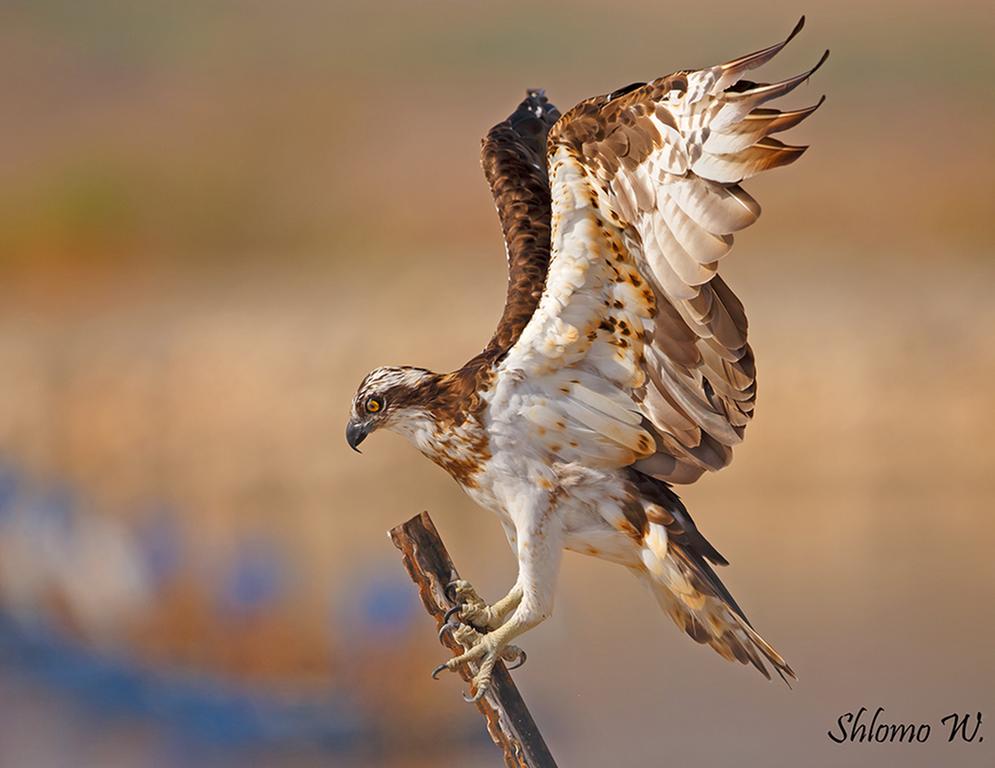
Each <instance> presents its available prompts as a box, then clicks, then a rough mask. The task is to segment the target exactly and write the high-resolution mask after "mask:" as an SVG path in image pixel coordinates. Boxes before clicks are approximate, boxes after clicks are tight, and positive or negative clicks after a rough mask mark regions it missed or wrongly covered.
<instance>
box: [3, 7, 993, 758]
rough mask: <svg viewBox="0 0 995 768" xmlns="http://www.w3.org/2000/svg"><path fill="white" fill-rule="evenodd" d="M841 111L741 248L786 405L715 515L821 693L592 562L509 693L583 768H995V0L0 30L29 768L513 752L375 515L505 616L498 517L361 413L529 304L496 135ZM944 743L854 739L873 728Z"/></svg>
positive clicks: (755, 593) (779, 632)
mask: <svg viewBox="0 0 995 768" xmlns="http://www.w3.org/2000/svg"><path fill="white" fill-rule="evenodd" d="M802 12H805V13H807V14H808V25H807V28H806V29H805V31H804V33H803V34H802V35H801V36H800V37H799V38H798V39H797V40H796V41H795V42H793V43H792V45H791V46H790V47H789V48H788V49H787V50H786V51H785V52H784V53H782V54H781V55H780V56H779V57H778V58H777V59H776V60H775V61H774V62H772V64H771V65H769V66H768V67H767V68H766V69H765V70H764V73H763V74H762V75H761V76H760V77H761V78H762V79H764V78H765V79H774V78H780V77H784V76H787V75H792V74H795V73H797V72H799V71H802V69H803V68H806V67H808V66H810V65H811V64H812V63H814V62H815V61H816V60H817V58H818V56H819V54H820V53H821V52H822V50H823V48H825V47H830V48H832V52H833V53H832V56H831V58H830V60H829V62H828V63H827V65H826V66H825V67H824V68H823V69H822V70H821V71H820V72H819V73H818V74H817V75H816V76H815V78H814V80H813V81H812V82H811V83H809V84H808V85H806V86H804V87H802V88H800V89H799V90H798V91H796V92H795V93H794V94H793V95H792V96H791V97H789V98H788V99H787V100H785V102H784V103H785V104H788V105H790V106H805V105H808V104H811V103H813V102H814V101H816V100H817V99H818V97H819V96H820V95H821V94H822V93H826V94H827V95H828V101H827V103H826V104H825V105H824V106H823V107H822V109H821V110H820V111H819V112H818V113H817V114H816V115H815V116H814V117H813V118H811V119H810V120H809V121H808V122H806V123H805V124H804V125H803V126H802V127H801V128H799V129H796V130H795V131H793V132H792V134H791V137H790V139H789V141H792V142H793V143H811V144H812V145H813V148H812V150H811V151H810V152H809V153H808V154H807V155H806V156H805V157H804V159H803V160H802V161H801V162H799V163H798V164H797V165H795V166H793V167H791V168H788V169H785V170H781V171H777V172H773V173H771V174H768V175H766V176H764V178H761V179H755V180H754V181H753V182H752V183H750V184H749V185H748V186H749V189H750V191H751V192H752V193H753V194H754V196H756V197H757V198H758V199H759V200H760V201H761V202H762V203H763V205H764V207H765V210H766V213H765V216H764V217H763V218H762V219H761V220H760V222H759V223H758V224H757V225H756V226H754V227H753V228H752V229H751V230H750V231H748V232H746V233H744V234H743V235H742V236H741V237H740V238H739V239H738V247H737V253H736V254H735V255H734V256H732V257H731V258H730V260H729V261H728V262H727V263H726V264H725V265H724V267H723V268H724V270H725V274H726V275H727V279H728V281H729V282H730V283H731V284H732V285H733V286H734V287H735V289H736V290H737V292H738V293H739V295H740V296H741V297H742V298H743V300H744V302H745V304H746V306H747V309H748V311H749V313H750V317H751V339H752V341H753V343H754V347H755V349H756V350H757V358H758V362H759V367H760V377H761V378H760V387H761V389H760V401H759V407H758V418H757V419H756V421H755V423H754V424H753V425H752V427H751V428H750V430H749V431H750V435H749V439H748V440H747V441H746V443H745V445H744V446H743V447H742V448H741V449H740V450H739V451H738V453H737V457H736V460H735V462H734V463H733V465H732V466H731V467H730V468H729V469H728V470H726V471H724V472H722V473H720V474H719V475H714V476H708V477H705V478H703V480H702V482H701V483H699V484H698V485H695V486H692V487H688V488H685V489H683V491H682V494H683V496H684V498H685V500H686V502H687V504H688V506H689V508H690V509H691V510H692V513H693V514H694V516H695V518H696V521H697V522H698V524H699V526H700V527H701V528H702V529H703V531H704V532H705V533H706V535H708V536H709V538H710V539H711V540H712V541H713V542H714V543H715V545H716V546H717V547H718V549H719V550H720V551H722V552H723V553H724V554H725V555H726V556H728V557H729V559H730V560H731V561H732V562H733V566H732V567H731V568H730V569H727V570H726V571H724V572H723V574H722V576H723V578H724V579H725V581H726V583H727V584H728V586H729V587H730V589H731V590H732V592H733V593H734V594H735V595H736V596H737V598H738V600H739V602H740V603H741V604H742V605H743V606H744V607H745V608H746V610H747V611H748V613H749V614H750V616H751V618H752V619H753V622H754V623H755V624H756V626H757V627H758V628H759V629H760V630H761V632H763V633H764V634H765V635H766V636H767V637H768V638H769V639H770V640H771V641H772V642H773V643H774V644H775V645H776V646H777V647H778V648H779V649H780V650H781V651H782V652H783V653H784V655H785V656H786V657H787V658H788V659H789V661H790V662H791V663H792V665H793V666H794V667H795V669H796V670H797V671H798V672H799V677H800V682H799V683H798V684H797V685H796V686H795V690H793V691H788V690H786V689H784V688H783V687H782V686H780V685H779V684H778V685H776V684H765V683H764V681H763V680H762V679H760V678H759V677H758V676H757V675H756V673H755V672H751V671H750V670H747V669H745V668H740V667H738V666H733V665H730V664H727V663H725V662H724V661H722V660H721V659H720V658H719V657H718V656H716V655H715V654H713V653H711V652H709V651H707V650H705V649H702V648H699V647H697V646H695V645H694V644H693V643H691V642H690V641H688V639H687V638H686V637H684V636H682V635H679V634H678V632H676V631H675V629H674V628H673V626H671V624H670V622H669V620H668V619H667V618H666V617H664V616H663V615H662V614H661V613H659V612H658V611H657V609H656V607H655V604H654V603H653V601H652V599H651V598H650V596H649V595H648V594H645V593H644V592H643V591H642V590H641V589H640V588H639V587H638V585H637V584H636V583H635V582H634V581H633V580H632V579H631V577H629V575H628V574H627V573H624V572H622V571H621V569H617V568H614V567H612V566H610V565H608V564H606V563H602V562H599V561H595V560H590V559H584V558H580V557H578V556H573V555H568V556H567V558H566V561H565V564H564V568H563V573H562V577H561V584H560V589H559V596H558V603H557V610H556V613H555V615H554V616H553V617H552V618H551V619H550V620H549V621H548V622H547V623H546V624H544V625H543V626H541V627H540V628H538V629H536V630H535V631H534V632H532V633H531V634H529V635H528V637H527V638H526V639H525V641H524V646H525V647H526V648H527V650H528V652H529V658H530V661H529V664H528V665H526V666H525V667H524V668H523V669H522V670H521V671H519V672H516V673H515V676H516V680H517V681H518V683H519V684H520V686H521V688H522V690H523V693H524V695H525V698H526V700H527V701H528V702H529V704H530V706H531V707H532V709H533V711H534V713H535V715H536V718H537V720H538V721H539V723H540V724H541V726H542V728H543V731H544V733H545V735H546V738H547V740H548V741H549V743H550V745H551V747H552V750H553V752H554V754H556V755H557V757H558V758H559V761H560V765H561V766H592V767H593V766H602V765H606V764H613V765H614V764H617V765H626V766H628V765H632V766H662V765H730V764H733V763H734V762H735V764H737V765H758V766H759V765H764V766H767V765H774V766H778V765H811V766H840V765H847V766H872V765H873V766H877V765H882V764H899V763H900V764H902V765H903V766H918V765H921V766H927V765H929V766H932V765H936V764H939V763H940V762H941V761H942V762H943V764H945V765H957V766H960V765H964V766H982V765H984V766H989V765H992V764H995V755H993V745H995V738H993V737H992V736H993V735H992V734H989V739H988V740H987V741H986V742H984V743H975V744H947V743H946V736H945V734H943V733H941V732H939V730H938V728H939V725H938V722H939V719H940V718H941V717H943V716H944V715H946V714H949V713H950V712H955V711H956V712H976V711H979V710H980V711H982V712H984V713H985V715H986V717H987V718H989V719H993V720H995V706H993V704H995V695H993V691H995V657H993V654H992V652H991V651H992V648H993V647H995V615H993V611H992V605H993V597H995V594H993V593H995V565H993V561H992V557H991V552H992V547H993V544H995V522H993V519H992V499H993V498H995V407H993V406H995V385H993V380H995V302H993V301H992V289H993V286H995V263H993V259H992V256H993V245H992V242H993V236H995V224H993V222H995V203H993V199H995V198H993V194H992V178H993V174H995V132H993V130H992V125H993V117H995V100H993V98H992V90H991V83H992V82H993V81H995V58H993V56H992V52H991V39H992V35H993V33H995V14H993V11H992V7H991V4H990V3H986V2H980V0H979V1H978V2H967V1H964V2H954V3H948V4H942V5H941V4H936V3H929V2H923V1H921V0H909V1H907V2H904V3H901V4H897V3H894V4H880V5H877V6H875V7H868V5H867V4H865V3H857V2H851V1H849V0H846V1H844V2H828V0H814V1H813V2H809V3H807V4H805V5H803V6H799V5H797V4H792V3H783V2H766V1H762V2H755V3H750V4H742V3H733V2H720V3H718V4H716V3H712V4H709V5H707V7H706V6H701V7H698V6H688V5H687V4H685V5H682V6H680V7H678V6H675V5H673V4H668V3H659V2H654V3H649V2H643V3H635V2H621V3H610V4H607V3H604V2H599V3H595V2H589V1H588V0H580V1H576V2H570V3H543V4H539V3H535V2H531V3H525V2H518V1H517V0H509V1H508V2H503V3H498V4H495V3H483V2H466V1H463V2H429V1H428V0H424V1H414V0H408V1H407V2H401V1H398V0H384V2H380V3H376V4H359V3H357V4H355V5H352V4H350V5H346V4H342V3H336V2H331V3H329V2H318V1H317V0H315V1H313V2H309V1H306V0H291V1H290V2H284V3H268V2H239V3H226V2H198V3H187V2H171V3H141V4H137V3H129V2H123V1H122V2H109V1H108V2H96V3H77V2H68V1H61V2H55V1H49V0H32V1H31V2H28V1H26V0H6V2H3V3H2V4H0V72H2V73H3V74H2V75H0V104H2V105H3V106H2V118H0V766H2V767H3V768H25V767H27V766H31V768H48V767H49V766H53V767H55V766H60V767H61V766H65V765H73V766H81V767H85V766H101V767H102V768H103V767H114V766H128V767H129V768H130V767H131V766H137V767H139V768H143V767H144V766H174V765H175V766H227V765H239V766H242V765H258V766H272V767H273V768H283V767H284V766H286V767H288V768H289V767H290V766H302V767H303V766H319V765H321V766H327V765H336V766H339V765H341V766H353V765H355V766H398V767H399V768H407V767H409V766H411V767H414V766H460V767H461V768H462V767H465V766H492V765H499V764H500V757H499V755H498V753H497V751H496V750H494V748H493V747H491V746H490V745H489V743H488V741H487V738H486V736H485V735H484V734H483V730H482V728H481V723H480V721H479V719H478V717H477V715H476V712H475V710H473V709H472V708H470V707H467V706H465V705H464V704H463V703H462V701H461V700H460V697H459V690H460V689H459V685H460V683H459V681H457V680H456V679H455V678H449V679H444V680H443V681H442V682H436V683H433V682H432V681H431V680H430V679H429V674H428V673H429V671H430V670H431V668H432V667H433V666H434V665H435V664H436V663H437V662H438V661H439V660H440V659H441V658H443V657H444V655H445V654H444V652H443V651H442V649H440V648H439V647H438V646H437V645H436V643H435V639H434V632H433V626H432V624H431V622H430V621H429V619H428V618H427V617H426V616H425V615H424V614H423V613H422V611H421V609H420V607H419V606H418V605H417V604H416V599H415V595H414V591H413V589H412V588H411V586H410V585H409V583H408V582H407V577H406V576H405V574H404V572H403V569H402V568H401V566H400V563H399V560H398V557H397V555H396V553H395V551H394V550H393V548H392V547H391V546H390V544H389V543H388V542H387V540H386V537H385V531H386V529H388V528H389V527H391V526H392V525H394V524H396V523H398V522H400V521H402V520H404V519H407V518H408V517H410V516H411V515H413V514H415V513H417V512H419V511H421V510H422V509H429V510H430V511H431V512H432V514H433V516H434V519H435V521H436V523H437V525H438V526H439V528H440V530H441V532H442V534H443V537H444V538H445V540H446V541H447V543H448V545H449V547H450V550H451V552H452V554H453V557H454V559H455V561H456V563H457V564H458V565H459V566H460V568H461V570H462V571H463V574H464V575H465V576H467V577H468V578H471V579H472V580H473V581H474V582H475V583H476V585H477V586H478V587H479V588H480V589H481V591H482V592H483V593H484V594H485V595H487V596H490V597H491V598H494V597H497V596H499V595H500V594H503V593H504V591H505V590H506V588H507V587H508V585H509V584H510V583H511V582H512V580H513V579H514V573H515V566H514V561H513V558H512V556H511V553H510V551H509V550H508V547H507V545H506V543H505V541H504V537H503V535H502V533H501V531H500V527H499V526H498V524H497V522H496V520H495V519H494V518H493V517H492V516H490V515H489V514H488V513H486V512H484V511H482V510H479V509H476V508H475V507H474V506H473V504H472V503H471V502H470V501H469V499H467V498H465V497H464V496H462V495H461V493H460V491H459V489H458V488H457V487H456V486H455V484H454V483H452V481H451V480H450V479H449V478H448V477H447V476H446V475H445V474H444V473H443V472H441V471H440V470H438V469H437V468H436V467H434V466H432V465H431V464H430V463H429V462H427V461H425V460H424V459H423V458H422V457H420V456H419V455H418V454H416V453H415V452H414V451H413V450H412V449H411V448H409V447H408V446H407V445H405V444H403V443H402V441H401V439H400V438H397V437H394V436H392V435H387V434H384V435H381V434H378V435H376V436H375V438H373V439H372V440H370V441H369V443H368V448H367V449H366V450H365V452H364V455H363V456H362V457H359V456H357V455H355V454H353V453H352V452H351V451H349V450H348V448H347V446H346V444H345V441H344V439H343V434H342V433H343V426H344V423H345V420H346V417H347V414H348V410H349V405H350V398H351V395H352V393H353V391H354V388H355V386H356V384H357V383H358V382H359V380H360V379H361V377H362V376H363V375H364V374H365V373H366V371H368V370H369V369H371V368H372V367H374V366H376V365H380V364H384V363H414V364H420V365H424V366H427V367H431V368H434V369H436V370H450V369H452V368H454V367H457V366H458V365H460V364H461V363H462V362H463V361H464V360H465V359H467V358H469V357H470V356H471V355H473V354H474V353H475V352H477V351H478V350H479V349H480V348H481V347H482V345H483V344H484V343H485V342H486V340H487V339H488V338H489V334H490V332H491V331H492V329H493V325H494V323H495V322H496V319H497V317H498V315H499V313H500V309H501V306H502V301H503V297H504V280H505V276H504V259H503V256H502V253H503V249H502V243H501V239H500V230H499V227H498V223H497V220H496V218H495V216H494V213H493V206H492V203H491V200H490V197H489V193H488V191H487V188H486V185H485V184H484V182H483V179H482V177H481V174H480V171H479V165H478V150H479V139H480V137H481V136H482V135H483V134H484V133H485V132H486V131H487V129H488V128H489V127H490V126H491V125H492V124H494V123H495V122H497V121H499V120H501V119H503V118H504V117H505V116H506V115H507V114H508V113H509V112H510V111H511V110H512V109H513V108H514V106H515V105H516V104H517V103H518V101H519V99H520V98H521V96H522V94H523V92H524V89H525V88H526V87H536V86H542V87H545V88H546V89H547V92H548V94H549V96H550V98H551V99H552V100H553V101H554V103H556V104H557V105H558V106H559V107H560V108H561V110H564V111H565V110H566V109H567V108H569V107H570V106H571V105H572V104H573V103H575V102H576V101H578V100H580V99H581V98H584V97H586V96H589V95H592V94H595V93H602V92H606V91H609V90H612V89H614V88H616V87H618V86H621V85H624V84H626V83H629V82H632V81H634V80H644V79H650V78H653V77H655V76H658V75H661V74H665V73H667V72H670V71H673V70H675V69H679V68H684V67H698V66H706V65H711V64H715V63H718V62H720V61H724V60H726V59H729V58H731V57H733V56H736V55H738V54H742V53H746V52H748V51H751V50H755V49H757V48H760V47H763V46H765V45H768V44H770V43H772V42H774V41H776V40H778V39H780V38H781V37H783V35H784V34H786V33H787V31H788V30H790V28H791V26H792V25H793V24H794V22H795V20H796V19H797V17H798V16H799V15H800V14H801V13H802ZM861 706H866V707H868V708H869V709H871V710H872V711H873V709H874V708H876V707H877V706H884V707H886V716H885V717H886V719H888V720H889V722H896V721H900V722H909V721H912V722H916V723H919V722H930V723H932V724H933V725H934V736H933V738H932V739H931V741H930V742H929V743H928V744H925V745H915V746H909V745H890V746H889V745H873V746H868V745H859V744H857V745H836V744H833V743H832V742H830V741H829V739H828V738H827V735H826V732H827V731H828V730H829V729H830V728H832V727H833V726H834V724H835V722H836V719H837V718H838V717H839V716H840V715H841V714H843V713H845V712H848V711H854V710H856V709H858V708H859V707H861Z"/></svg>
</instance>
